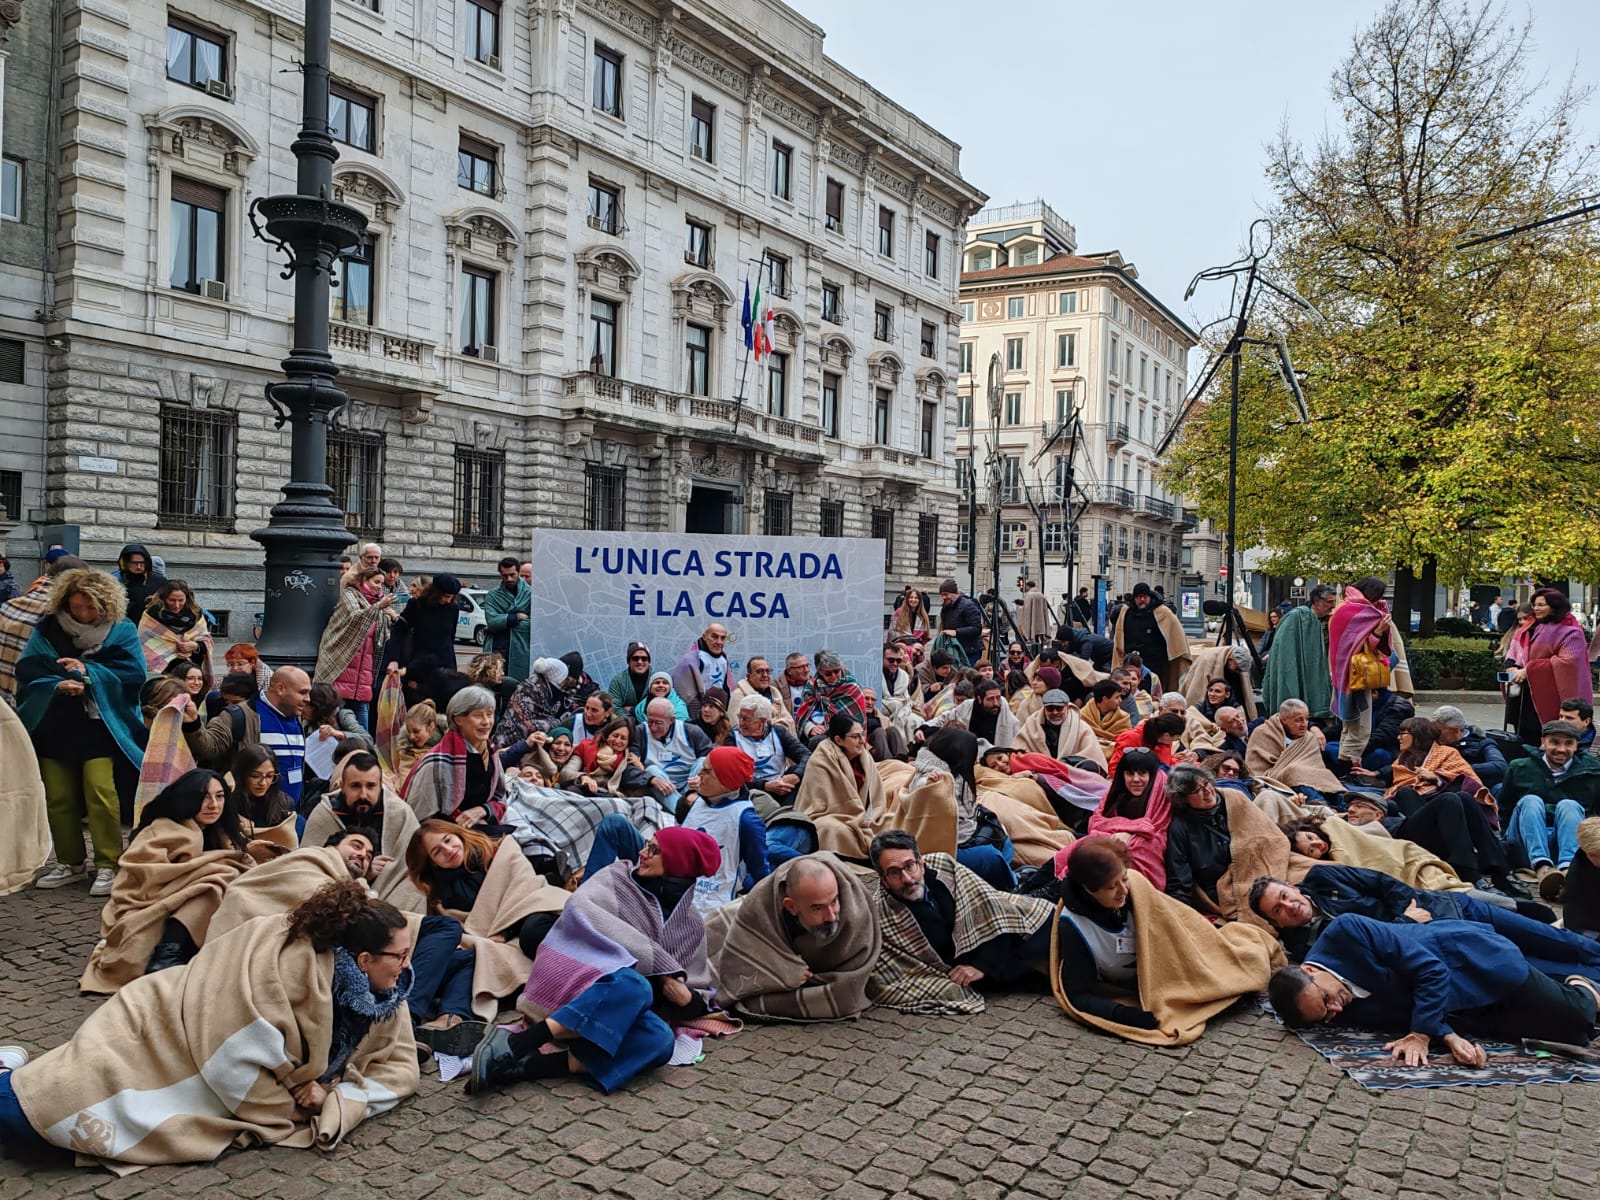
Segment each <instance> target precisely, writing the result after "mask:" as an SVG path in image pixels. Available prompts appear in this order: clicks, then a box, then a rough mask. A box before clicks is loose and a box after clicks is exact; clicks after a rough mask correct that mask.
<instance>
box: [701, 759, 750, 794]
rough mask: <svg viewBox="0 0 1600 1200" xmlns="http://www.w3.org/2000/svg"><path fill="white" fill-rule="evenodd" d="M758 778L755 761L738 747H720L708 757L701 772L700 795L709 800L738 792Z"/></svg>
mask: <svg viewBox="0 0 1600 1200" xmlns="http://www.w3.org/2000/svg"><path fill="white" fill-rule="evenodd" d="M755 777H756V763H755V759H753V758H751V757H750V756H749V755H748V754H746V753H745V752H744V751H743V750H741V749H739V747H737V746H718V747H717V748H716V749H715V750H713V751H712V752H711V753H710V754H708V755H706V765H705V770H703V771H701V772H700V794H701V795H702V796H704V797H705V798H706V799H707V800H715V799H716V798H717V797H718V796H726V795H727V794H728V793H729V792H737V791H738V790H739V789H740V788H742V787H744V785H745V784H747V783H749V782H750V781H751V780H752V779H754V778H755Z"/></svg>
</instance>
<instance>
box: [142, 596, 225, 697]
mask: <svg viewBox="0 0 1600 1200" xmlns="http://www.w3.org/2000/svg"><path fill="white" fill-rule="evenodd" d="M180 641H184V642H199V643H200V646H201V647H202V649H203V650H204V651H205V653H204V654H202V655H199V656H197V657H195V658H194V662H195V663H196V665H197V666H199V668H200V669H201V670H202V671H204V672H205V676H206V686H207V687H208V688H209V687H210V686H211V661H212V658H213V656H214V650H215V647H214V646H213V644H212V641H211V630H210V628H209V627H207V625H206V619H205V618H204V617H196V618H195V619H194V624H193V625H192V626H190V628H189V629H188V631H187V632H185V633H179V632H178V631H177V630H176V629H169V628H168V627H167V626H165V625H163V624H162V623H161V622H160V621H158V620H157V619H156V617H155V614H154V613H148V612H147V613H145V614H144V615H143V616H141V617H140V618H139V648H140V649H142V650H143V651H144V668H145V670H147V671H149V672H150V674H152V675H159V674H161V672H163V671H165V670H166V669H167V666H168V664H169V663H171V662H172V660H173V659H175V658H183V657H188V656H186V655H182V654H180V653H179V651H178V643H179V642H180Z"/></svg>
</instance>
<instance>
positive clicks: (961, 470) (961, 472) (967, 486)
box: [956, 458, 972, 503]
mask: <svg viewBox="0 0 1600 1200" xmlns="http://www.w3.org/2000/svg"><path fill="white" fill-rule="evenodd" d="M971 488H972V460H971V459H970V458H958V459H956V493H957V494H958V495H959V496H960V497H961V499H962V502H963V503H965V502H966V499H967V492H968V491H969V490H971Z"/></svg>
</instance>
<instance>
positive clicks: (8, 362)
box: [0, 338, 28, 383]
mask: <svg viewBox="0 0 1600 1200" xmlns="http://www.w3.org/2000/svg"><path fill="white" fill-rule="evenodd" d="M27 364H28V347H27V346H26V345H25V344H24V343H22V342H19V341H17V340H16V339H15V338H0V383H21V382H23V379H24V378H25V375H26V368H27Z"/></svg>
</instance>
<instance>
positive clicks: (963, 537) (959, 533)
mask: <svg viewBox="0 0 1600 1200" xmlns="http://www.w3.org/2000/svg"><path fill="white" fill-rule="evenodd" d="M971 546H972V526H970V525H968V524H967V523H966V522H965V521H963V522H961V523H960V524H959V525H957V526H956V554H957V556H958V557H959V556H960V555H963V554H966V553H967V551H968V550H969V549H970V548H971Z"/></svg>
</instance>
